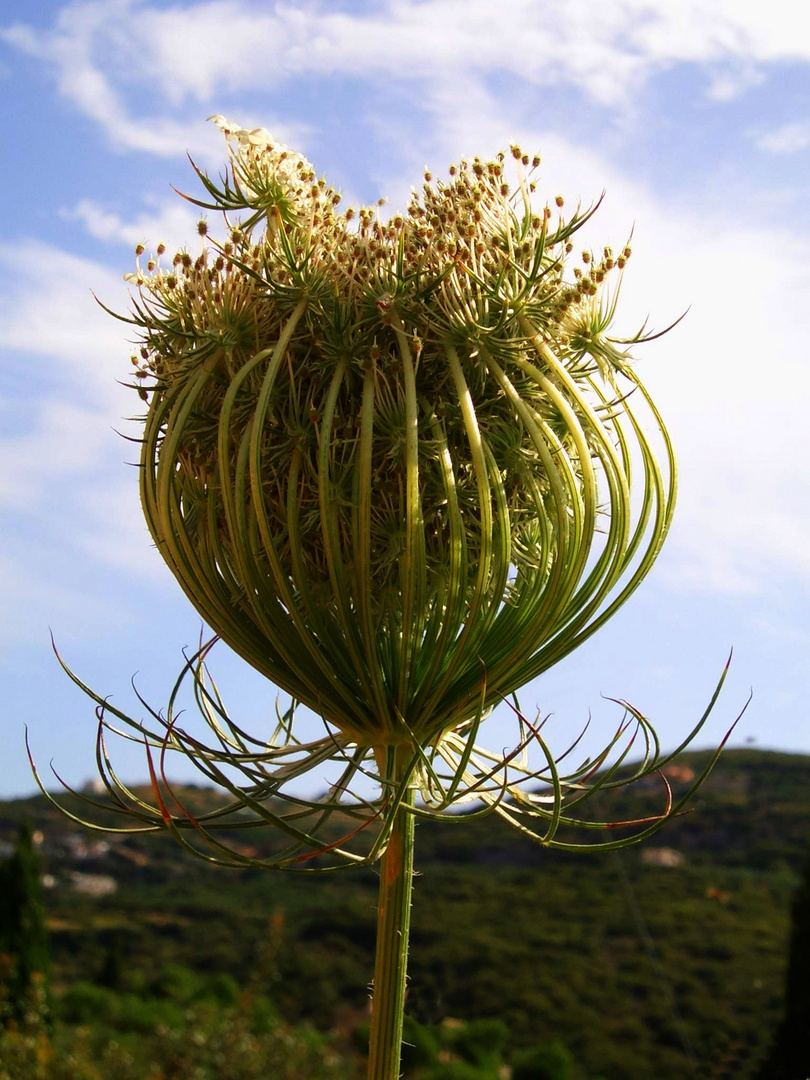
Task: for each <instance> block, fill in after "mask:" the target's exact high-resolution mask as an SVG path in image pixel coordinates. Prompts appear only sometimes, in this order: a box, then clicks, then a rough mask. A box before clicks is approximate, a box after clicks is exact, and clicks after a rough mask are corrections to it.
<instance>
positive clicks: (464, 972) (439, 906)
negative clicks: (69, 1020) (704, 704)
mask: <svg viewBox="0 0 810 1080" xmlns="http://www.w3.org/2000/svg"><path fill="white" fill-rule="evenodd" d="M702 760H705V758H704V756H703V755H700V754H697V755H696V754H686V755H683V757H682V758H681V759H679V766H680V768H681V772H680V773H679V772H678V771H677V770H676V771H675V772H674V773H672V775H671V776H670V780H671V782H672V784H673V787H674V789H675V793H676V795H677V793H678V791H679V790H680V789H681V786H682V785H683V784H684V783H686V781H687V779H688V776H689V772H690V770H694V769H698V768H699V767H700V764H701V761H702ZM809 777H810V757H805V756H798V755H786V754H775V753H767V752H763V751H756V750H731V751H727V752H726V753H725V754H724V755H723V757H722V759H721V762H720V764H719V765H718V766H717V768H716V770H715V772H714V773H713V775H712V777H711V778H710V780H709V782H708V783H707V784H706V785H705V787H704V789H703V790H702V791H701V793H700V794H699V796H698V797H697V799H696V800H695V803H694V804H693V809H692V811H691V812H690V813H688V814H686V815H684V816H682V817H680V818H679V819H677V820H676V821H674V822H672V823H670V825H669V826H668V827H667V828H666V830H665V832H663V833H660V834H658V836H656V837H655V838H654V839H653V840H652V841H648V842H647V843H646V844H645V845H641V846H639V847H634V848H631V849H628V850H626V851H623V852H622V853H621V854H620V855H618V856H615V855H614V856H610V855H588V856H573V855H570V856H569V855H561V854H559V853H553V852H552V853H550V852H547V851H545V850H544V849H542V848H541V847H539V846H537V845H533V844H531V843H529V842H527V841H524V840H522V839H521V838H520V837H519V836H518V835H517V834H516V833H514V832H513V831H512V830H510V829H509V828H508V827H506V826H504V825H502V824H501V823H500V822H499V821H498V820H497V819H495V818H486V819H483V820H477V821H475V822H454V823H451V824H437V825H433V824H420V826H419V827H418V830H417V869H418V871H419V875H420V876H419V878H418V880H417V882H416V890H415V893H416V895H415V901H414V904H415V906H414V913H413V931H412V934H413V938H412V959H411V983H410V989H409V999H408V1011H409V1013H410V1015H412V1016H413V1017H414V1018H415V1019H417V1020H419V1021H420V1022H422V1023H426V1024H437V1023H439V1022H440V1021H442V1020H443V1019H445V1018H447V1017H453V1018H458V1019H461V1020H473V1019H479V1018H485V1017H500V1018H502V1019H503V1020H504V1021H506V1023H507V1025H508V1027H509V1029H510V1032H511V1035H512V1039H513V1041H514V1042H515V1043H516V1044H518V1045H529V1044H531V1043H536V1042H537V1041H538V1039H540V1038H542V1039H545V1040H550V1039H552V1038H558V1039H560V1040H561V1041H562V1042H563V1043H564V1044H565V1045H566V1046H568V1047H569V1048H570V1049H571V1050H572V1051H573V1053H574V1057H575V1061H576V1071H575V1076H574V1080H593V1078H596V1077H598V1076H601V1077H604V1078H605V1080H624V1078H625V1077H630V1076H632V1077H655V1078H656V1080H669V1078H671V1080H681V1078H683V1077H685V1076H690V1075H698V1076H701V1077H710V1076H717V1077H719V1076H724V1075H732V1074H731V1073H726V1072H724V1071H722V1069H723V1065H722V1062H723V1061H724V1059H728V1060H730V1059H731V1058H734V1059H735V1060H736V1061H737V1064H735V1065H734V1066H733V1075H734V1076H735V1078H736V1080H745V1078H746V1077H747V1076H751V1075H753V1068H754V1063H755V1059H756V1057H757V1054H758V1052H759V1051H760V1050H762V1049H763V1048H764V1047H765V1045H766V1044H767V1041H768V1039H769V1038H770V1035H771V1033H772V1031H773V1029H774V1027H775V1025H776V1023H777V1021H778V1019H779V1012H780V1006H781V997H782V981H783V975H784V965H785V944H786V937H787V932H788V917H789V906H790V900H791V895H792V892H793V890H794V888H795V885H796V883H797V881H798V870H799V867H800V865H801V861H802V858H803V855H804V852H805V851H806V848H807V844H808V840H809V839H810V783H808V778H809ZM184 797H185V798H187V799H189V800H190V801H191V802H192V803H193V804H194V805H195V807H196V808H197V809H200V808H202V807H204V806H206V805H209V804H210V800H211V798H212V794H211V793H210V792H208V791H206V790H204V789H185V791H184ZM661 797H662V795H661V787H660V782H659V781H652V782H651V783H650V784H645V785H644V786H641V785H639V786H637V787H636V788H635V789H631V790H629V791H626V792H624V793H622V794H619V795H616V796H613V797H611V798H610V799H608V798H606V800H605V806H604V811H605V814H606V816H615V815H617V814H619V815H621V816H622V817H633V816H638V815H642V814H646V813H650V812H652V811H654V810H655V809H657V808H659V807H660V805H661ZM23 819H27V820H29V821H30V822H31V823H32V825H33V826H34V828H35V829H37V830H39V831H40V832H41V834H42V839H41V844H40V851H41V855H42V859H43V864H44V865H43V869H44V873H45V875H46V876H45V882H46V884H47V886H48V887H47V888H46V889H45V899H46V905H47V912H48V919H49V926H50V930H51V938H52V949H53V957H54V980H55V985H56V988H57V990H58V989H59V988H60V987H65V986H68V985H70V984H71V982H73V981H75V980H76V979H78V978H82V979H85V980H90V981H92V980H93V979H94V978H97V977H98V975H99V973H100V972H102V971H103V970H104V968H105V964H107V965H109V958H110V956H111V954H112V953H113V952H120V953H121V954H122V956H123V959H124V961H125V964H126V966H127V967H128V970H129V975H128V977H129V978H130V979H131V980H133V981H134V982H138V980H140V982H141V984H144V983H148V982H149V980H150V979H152V980H153V979H155V978H157V977H158V976H159V973H160V971H161V970H162V969H163V968H164V967H165V965H166V964H167V963H169V964H176V965H182V966H184V967H186V968H189V969H191V970H192V971H197V972H205V973H207V974H211V973H217V972H219V973H223V974H226V975H230V976H233V977H235V978H236V979H237V980H239V981H240V982H242V983H245V982H250V983H251V985H253V986H254V987H259V988H260V989H261V990H262V992H266V993H267V994H268V995H269V996H270V997H271V998H272V999H273V1001H274V1002H275V1003H276V1005H277V1007H278V1009H279V1011H280V1013H281V1014H282V1016H284V1017H285V1018H286V1019H288V1020H290V1021H298V1020H301V1019H304V1018H306V1019H309V1020H311V1021H312V1022H314V1023H316V1024H317V1025H319V1026H320V1027H322V1028H324V1029H326V1028H334V1027H337V1028H339V1029H342V1030H344V1031H349V1030H350V1029H353V1028H355V1027H356V1026H357V1025H358V1024H359V1023H361V1022H362V1021H363V1019H364V1017H365V1010H366V1003H367V996H368V994H367V985H368V981H369V978H370V975H371V970H372V950H373V944H374V905H375V892H376V890H375V879H374V875H373V873H371V872H369V871H360V872H358V871H355V870H347V871H345V872H343V873H338V874H334V875H326V876H317V875H316V876H311V875H310V876H305V877H300V876H291V875H284V874H277V873H276V874H273V873H260V872H258V871H254V870H249V871H225V870H220V869H214V868H209V867H207V866H205V865H204V864H202V863H201V862H198V861H195V860H193V859H191V858H190V857H187V856H185V855H183V854H182V853H181V852H180V851H178V850H177V848H176V847H175V845H174V844H173V843H172V841H171V840H170V839H169V838H167V837H164V836H157V837H155V836H147V837H143V836H141V837H138V836H131V837H126V838H124V837H120V836H110V835H105V834H101V833H90V832H88V831H84V830H80V829H79V827H77V826H75V825H74V824H73V823H71V822H70V821H69V820H68V819H67V818H64V817H62V816H61V815H59V814H58V812H56V811H55V810H54V809H53V808H51V807H49V806H48V804H47V803H46V802H45V800H44V799H43V798H41V797H38V798H33V799H25V800H17V801H14V802H6V803H0V845H9V844H11V843H12V841H13V838H14V835H15V832H16V827H17V823H18V822H20V821H21V820H23ZM240 835H242V839H240V840H239V841H238V842H240V843H246V841H245V840H244V834H240ZM249 835H250V840H249V843H250V845H251V846H252V847H253V848H255V850H257V851H261V850H263V845H265V844H272V837H271V836H269V835H266V836H264V837H263V836H262V834H258V833H256V834H249ZM0 850H2V848H0ZM690 1060H691V1061H693V1062H696V1063H697V1071H693V1070H692V1066H691V1065H690ZM729 1067H730V1066H729Z"/></svg>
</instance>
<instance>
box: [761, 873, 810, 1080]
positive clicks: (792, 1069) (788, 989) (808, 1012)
mask: <svg viewBox="0 0 810 1080" xmlns="http://www.w3.org/2000/svg"><path fill="white" fill-rule="evenodd" d="M806 1076H810V852H808V855H807V858H806V860H805V863H804V869H803V872H802V880H801V882H800V883H799V887H798V889H797V890H796V895H795V896H794V898H793V908H792V913H791V930H790V941H789V945H788V967H787V976H786V979H785V1012H784V1017H783V1019H782V1023H781V1024H780V1025H779V1027H778V1028H777V1030H776V1036H775V1038H774V1044H773V1047H772V1048H771V1051H770V1053H769V1055H768V1057H767V1059H766V1061H765V1064H764V1065H763V1067H762V1069H761V1070H760V1072H759V1080H804V1078H805V1077H806Z"/></svg>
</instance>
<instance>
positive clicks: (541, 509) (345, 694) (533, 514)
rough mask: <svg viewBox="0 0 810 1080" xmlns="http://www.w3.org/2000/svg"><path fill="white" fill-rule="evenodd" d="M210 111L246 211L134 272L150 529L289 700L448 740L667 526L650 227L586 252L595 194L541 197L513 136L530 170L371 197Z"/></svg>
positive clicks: (521, 167) (575, 629)
mask: <svg viewBox="0 0 810 1080" xmlns="http://www.w3.org/2000/svg"><path fill="white" fill-rule="evenodd" d="M218 122H219V123H220V125H221V126H222V127H223V128H224V130H225V132H226V135H227V136H228V137H229V147H230V171H229V173H228V175H227V176H226V177H225V178H224V179H223V181H222V183H221V184H220V185H219V186H216V185H215V184H214V183H213V182H212V181H210V180H209V179H208V178H207V177H202V179H203V183H204V184H205V187H206V189H207V190H208V193H209V195H210V197H211V201H210V203H208V204H206V205H209V206H210V207H212V208H217V209H221V210H223V211H225V212H226V213H228V214H232V213H239V214H242V215H243V219H242V220H241V222H238V223H237V222H236V220H235V219H232V218H228V219H227V220H228V226H229V230H230V232H229V238H228V240H227V242H225V243H223V244H216V243H213V242H211V241H210V240H208V241H207V242H206V246H205V248H204V250H203V253H202V254H201V255H200V256H199V257H198V258H196V259H194V260H193V259H192V258H191V256H189V255H186V254H184V253H180V254H179V255H178V256H177V257H176V258H175V261H174V266H173V267H172V269H171V271H170V272H167V271H165V270H163V269H161V268H160V267H159V266H157V267H155V268H154V269H153V272H152V273H151V274H146V275H144V274H143V273H142V272H141V271H139V273H138V275H133V277H134V278H135V279H136V280H137V282H138V284H139V286H140V299H139V300H138V301H137V302H136V307H135V312H134V318H135V321H136V322H137V323H138V325H139V326H140V327H141V328H142V337H143V349H142V360H141V362H140V363H139V370H138V375H139V377H140V382H139V388H140V389H141V393H142V396H144V397H146V398H147V399H148V401H149V410H148V414H147V418H146V429H145V436H144V442H143V453H142V465H143V470H142V501H143V507H144V511H145V514H146V518H147V521H148V523H149V528H150V530H151V532H152V535H153V537H154V539H155V542H156V543H157V545H158V549H159V551H160V552H161V554H162V556H163V558H164V559H165V560H166V562H167V563H168V565H169V566H170V567H171V569H172V571H173V572H174V574H175V575H176V577H177V578H178V580H179V582H180V583H181V585H182V586H183V588H184V590H185V591H186V594H187V595H188V597H189V598H190V600H191V601H192V603H193V604H194V605H195V607H196V608H197V609H198V611H199V612H200V613H201V614H202V615H203V617H204V618H205V620H206V622H207V623H208V624H209V625H210V626H211V627H213V629H214V630H215V631H216V633H217V634H218V635H220V636H221V637H222V638H223V639H224V640H225V641H226V642H227V643H228V644H229V645H230V646H231V647H232V648H234V649H235V650H236V651H237V652H238V653H239V654H240V655H241V656H243V657H244V658H245V659H246V660H247V661H249V662H250V663H251V664H252V665H253V666H254V667H255V668H257V669H258V670H259V671H260V672H262V673H263V674H264V675H266V676H267V677H268V678H269V679H271V680H272V681H273V682H274V683H276V684H277V685H279V686H280V687H282V688H283V689H284V690H286V691H287V692H289V693H290V694H291V695H292V696H293V697H294V698H295V699H297V700H298V701H300V702H303V703H305V704H307V705H309V706H310V707H311V708H313V709H314V710H315V711H316V712H318V713H319V714H320V715H322V716H323V717H324V718H325V719H326V720H327V721H328V722H329V723H330V724H332V725H334V727H335V728H337V729H338V730H339V731H340V732H341V733H342V734H343V735H344V736H346V737H347V738H349V739H351V740H352V741H354V742H356V743H358V744H360V745H369V746H379V747H382V746H386V745H392V744H394V745H395V744H401V743H410V742H412V741H413V740H414V739H415V740H416V742H417V743H418V744H419V745H421V746H427V745H430V744H433V743H435V742H436V741H441V739H442V737H443V736H444V735H445V733H447V732H450V731H452V730H453V729H454V728H456V727H457V726H458V725H459V724H463V723H465V722H467V721H469V719H470V717H471V715H472V714H473V713H474V712H476V711H477V710H480V709H481V706H482V702H481V695H482V686H483V687H484V691H483V695H484V700H483V708H484V710H487V709H489V708H490V707H491V706H493V705H494V704H496V703H497V702H499V701H501V700H502V699H503V698H504V697H505V696H507V695H509V694H510V693H512V692H513V691H514V690H515V689H517V688H518V687H519V686H521V685H522V684H523V683H525V682H526V681H527V680H529V679H531V678H533V677H534V676H536V675H538V674H540V673H541V672H542V671H544V670H546V669H547V668H548V667H549V666H550V665H551V664H553V663H555V662H556V661H557V660H559V659H560V658H561V657H562V656H564V655H566V654H567V653H569V652H570V651H571V650H572V649H574V648H575V647H576V646H577V645H578V644H579V643H580V642H581V641H583V640H584V639H585V638H586V637H587V636H588V635H589V634H591V633H593V631H594V630H595V629H596V628H597V627H598V626H599V625H601V624H602V623H603V622H604V621H605V619H606V618H608V617H609V615H610V614H611V613H612V612H613V611H615V610H616V608H617V607H618V606H619V605H620V604H621V603H622V602H623V601H624V600H625V599H626V598H627V596H628V595H629V594H630V593H631V592H632V591H633V589H634V588H635V587H636V586H637V585H638V583H639V582H640V581H641V579H642V578H643V576H644V575H645V574H646V572H647V571H648V570H649V568H650V566H651V564H652V562H653V559H654V558H655V555H656V554H657V552H658V550H659V548H660V546H661V543H662V541H663V539H664V536H665V534H666V531H667V528H668V526H669V522H670V518H671V515H672V508H673V499H674V488H675V467H674V459H673V455H672V450H671V446H670V442H669V438H668V436H667V433H666V430H665V428H664V426H663V424H662V422H661V420H660V417H659V416H658V413H657V411H656V410H655V408H654V406H653V405H652V403H651V402H650V400H649V397H648V395H647V394H646V392H645V390H644V388H643V386H642V385H641V384H640V383H639V381H638V379H637V377H636V375H635V373H634V371H633V370H632V368H631V366H630V363H629V360H628V357H627V355H626V353H625V352H624V351H622V350H621V349H620V348H619V346H618V345H617V344H616V343H615V342H613V341H611V339H610V336H609V334H610V323H611V320H612V317H613V313H614V308H615V301H616V296H617V291H618V289H617V287H614V288H613V289H612V291H609V288H608V286H609V279H610V274H611V271H614V269H615V270H618V271H619V272H621V268H622V267H623V265H624V263H625V261H626V259H627V257H628V255H629V250H628V249H625V250H624V251H623V252H622V254H621V255H619V256H618V257H617V258H614V256H613V255H612V253H611V252H610V250H609V249H606V250H605V252H604V254H603V255H602V256H601V257H600V258H599V259H596V258H594V257H592V256H590V255H589V254H588V253H585V254H584V259H585V260H586V261H585V263H584V271H583V270H582V269H580V268H577V269H576V270H575V271H574V273H573V274H572V275H571V276H570V280H568V278H567V277H566V274H565V263H566V258H567V256H568V255H569V254H570V252H571V251H572V247H573V240H572V237H573V236H574V234H575V232H576V230H577V229H578V228H579V227H580V225H581V224H582V223H583V221H584V220H585V219H586V218H587V217H588V216H589V215H588V214H584V215H583V214H578V213H576V214H574V215H573V216H572V217H570V218H569V219H567V220H566V219H564V217H563V216H562V211H561V210H559V208H555V210H554V211H553V212H552V210H551V209H549V208H548V207H546V208H544V209H541V210H540V211H539V212H537V211H536V210H535V209H534V208H533V206H532V201H531V192H530V190H529V189H530V187H533V181H532V180H531V169H532V165H531V163H529V162H528V159H526V158H525V157H523V155H522V154H521V153H520V151H519V150H518V149H517V148H513V152H512V159H511V160H512V163H513V164H514V166H515V172H516V177H517V179H516V187H515V194H514V195H512V194H511V193H510V191H509V186H508V181H507V178H506V177H507V172H508V170H507V169H506V168H505V160H504V155H501V156H500V157H499V158H497V159H496V160H495V161H490V162H484V161H480V160H478V159H475V160H474V161H472V162H462V163H461V164H460V165H459V166H457V167H454V168H453V169H451V176H450V178H449V180H448V181H447V182H436V183H430V182H426V183H425V187H424V189H423V192H422V195H421V197H417V196H416V195H414V197H413V200H412V202H411V205H410V206H409V208H408V211H407V213H406V214H404V215H394V216H393V217H391V218H389V219H388V220H387V221H382V220H380V219H379V217H378V215H377V213H375V212H372V211H371V210H365V209H364V210H361V211H360V212H359V215H357V217H358V221H357V222H355V221H354V220H352V219H353V215H352V212H351V211H349V212H347V213H346V214H342V215H339V214H338V212H337V210H336V202H337V197H336V196H335V194H334V192H332V191H331V189H329V188H327V187H326V185H325V183H324V182H323V181H318V180H316V178H315V175H314V172H313V171H312V169H311V166H309V164H308V163H307V162H305V161H304V159H303V158H300V157H298V156H297V155H294V154H291V153H290V152H289V151H286V150H285V149H284V148H281V147H279V146H278V145H277V144H275V143H273V141H272V140H271V139H270V137H269V136H268V135H267V134H266V133H264V132H261V131H257V132H245V131H242V130H241V129H235V128H233V127H232V126H231V125H228V124H227V122H226V121H224V120H222V119H221V118H218ZM535 164H536V163H535ZM527 169H528V170H529V173H528V175H526V171H527ZM557 202H558V204H561V203H562V200H561V199H558V200H557ZM201 232H202V233H205V232H207V226H205V225H204V224H201ZM648 432H651V434H648ZM650 438H652V439H653V440H654V441H655V444H656V445H655V446H653V445H651V443H650Z"/></svg>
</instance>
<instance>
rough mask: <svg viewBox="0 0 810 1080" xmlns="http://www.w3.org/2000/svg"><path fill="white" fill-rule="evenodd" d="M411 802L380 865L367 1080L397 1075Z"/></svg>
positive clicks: (409, 798)
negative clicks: (409, 808)
mask: <svg viewBox="0 0 810 1080" xmlns="http://www.w3.org/2000/svg"><path fill="white" fill-rule="evenodd" d="M403 765H404V763H403ZM403 765H400V764H399V763H398V766H397V772H398V774H399V775H398V776H397V779H399V778H400V776H401V775H402V774H401V769H402V767H403ZM413 798H414V793H413V791H412V790H409V791H408V792H407V794H406V796H405V798H404V799H403V802H402V805H401V806H400V808H399V811H398V813H397V816H396V820H395V822H394V827H393V831H392V833H391V839H390V841H389V843H388V847H387V848H386V851H385V854H384V855H383V857H382V859H381V860H380V894H379V904H378V907H377V954H376V958H375V961H374V996H373V1000H372V1007H371V1045H370V1048H369V1062H368V1080H398V1077H399V1074H400V1070H399V1061H400V1053H401V1048H402V1021H403V1016H404V1012H405V984H406V981H407V973H408V934H409V931H410V923H411V891H412V888H413V842H414V815H413V814H412V813H410V812H409V810H408V807H409V806H411V805H412V804H413Z"/></svg>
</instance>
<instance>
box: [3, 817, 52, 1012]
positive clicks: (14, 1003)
mask: <svg viewBox="0 0 810 1080" xmlns="http://www.w3.org/2000/svg"><path fill="white" fill-rule="evenodd" d="M39 878H40V866H39V858H38V856H37V853H36V851H35V849H34V839H33V833H32V831H31V826H30V825H28V824H27V823H25V824H23V825H21V826H20V831H19V836H18V839H17V847H16V849H15V851H14V853H13V854H12V856H11V858H9V859H8V860H7V861H6V862H5V863H3V864H2V865H0V956H4V957H6V958H7V961H6V964H4V965H3V966H4V967H5V968H6V969H7V971H8V981H7V985H6V988H5V989H6V997H7V1009H6V1019H7V1020H13V1021H19V1020H21V1019H23V1017H24V1016H25V1013H26V1011H27V1008H28V1003H29V1000H30V996H31V991H32V990H33V988H34V984H35V983H37V982H41V981H42V980H44V979H45V978H46V977H47V973H48V955H49V954H48V935H47V931H46V928H45V914H44V910H43V906H42V893H41V887H40V880H39Z"/></svg>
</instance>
